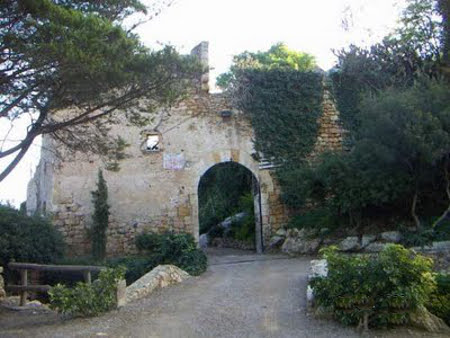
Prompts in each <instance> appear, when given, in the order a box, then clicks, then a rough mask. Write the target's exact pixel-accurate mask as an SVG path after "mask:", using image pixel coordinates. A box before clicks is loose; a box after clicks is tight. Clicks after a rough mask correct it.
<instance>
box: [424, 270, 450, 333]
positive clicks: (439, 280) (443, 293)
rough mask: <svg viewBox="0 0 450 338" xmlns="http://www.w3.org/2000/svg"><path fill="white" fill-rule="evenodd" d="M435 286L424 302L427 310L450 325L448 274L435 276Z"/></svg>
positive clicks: (449, 282)
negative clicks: (427, 299)
mask: <svg viewBox="0 0 450 338" xmlns="http://www.w3.org/2000/svg"><path fill="white" fill-rule="evenodd" d="M435 279H436V284H437V288H436V290H435V292H433V293H432V295H431V297H430V300H429V302H428V303H427V304H426V306H427V308H428V310H430V312H431V313H433V314H435V315H436V316H438V317H440V318H442V319H443V320H444V321H445V322H446V323H447V324H448V325H450V274H443V273H441V274H438V275H437V276H436V278H435Z"/></svg>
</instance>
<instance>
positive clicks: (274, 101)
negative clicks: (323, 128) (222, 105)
mask: <svg viewBox="0 0 450 338" xmlns="http://www.w3.org/2000/svg"><path fill="white" fill-rule="evenodd" d="M237 75H238V76H237V77H236V79H237V81H238V83H239V85H238V86H236V88H237V94H238V95H237V96H238V106H239V108H240V109H242V110H243V111H244V112H245V113H246V114H248V115H249V117H250V119H251V123H252V126H253V129H254V132H255V140H254V141H255V149H256V150H257V151H258V152H260V153H262V154H263V155H264V157H265V158H267V159H270V160H271V161H273V162H276V163H283V164H284V165H288V166H289V165H290V164H298V163H300V162H303V161H304V159H305V158H306V157H307V156H308V155H309V154H310V153H311V152H312V150H313V147H314V144H315V141H316V138H317V132H318V128H319V126H318V122H317V120H318V118H319V116H320V115H321V113H322V91H323V88H322V74H320V73H317V72H300V71H297V70H294V69H272V70H261V69H245V70H242V71H240V72H239V73H238V74H237Z"/></svg>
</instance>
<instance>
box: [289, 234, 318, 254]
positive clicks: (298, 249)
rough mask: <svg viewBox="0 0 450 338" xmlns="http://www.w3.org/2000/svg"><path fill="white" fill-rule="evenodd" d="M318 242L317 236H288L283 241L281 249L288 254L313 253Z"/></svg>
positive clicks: (316, 248)
mask: <svg viewBox="0 0 450 338" xmlns="http://www.w3.org/2000/svg"><path fill="white" fill-rule="evenodd" d="M320 243H321V240H320V239H319V238H315V239H305V238H301V237H298V238H293V237H288V238H286V240H285V241H284V243H283V246H282V247H281V251H283V252H285V253H287V254H290V255H298V254H299V255H305V254H314V253H316V252H317V250H318V249H319V246H320Z"/></svg>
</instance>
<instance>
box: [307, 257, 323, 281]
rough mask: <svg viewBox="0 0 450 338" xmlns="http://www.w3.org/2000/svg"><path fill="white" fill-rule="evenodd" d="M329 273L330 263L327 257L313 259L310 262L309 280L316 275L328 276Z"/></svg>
mask: <svg viewBox="0 0 450 338" xmlns="http://www.w3.org/2000/svg"><path fill="white" fill-rule="evenodd" d="M327 275H328V263H327V260H326V259H313V260H312V261H311V263H310V267H309V274H308V280H311V279H312V278H314V277H326V276H327Z"/></svg>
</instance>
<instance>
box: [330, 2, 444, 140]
mask: <svg viewBox="0 0 450 338" xmlns="http://www.w3.org/2000/svg"><path fill="white" fill-rule="evenodd" d="M439 13H440V11H439V7H438V6H437V2H436V1H435V0H409V1H408V6H407V7H406V8H405V10H404V12H403V14H402V16H401V18H400V22H399V26H398V27H397V29H396V30H395V31H394V32H392V33H391V34H389V35H388V36H386V37H385V38H384V39H383V41H382V42H380V43H377V44H374V45H373V46H370V47H369V48H363V47H358V46H355V45H350V46H349V47H348V48H344V49H342V50H340V51H337V52H336V56H337V57H338V62H337V65H336V67H335V68H334V69H333V70H332V71H331V79H332V82H333V85H334V92H335V95H336V99H337V105H338V109H339V112H340V114H341V120H342V123H343V125H344V127H345V128H346V129H347V130H348V131H355V130H356V129H357V128H358V126H359V118H360V113H361V110H360V108H361V107H360V105H359V103H360V100H361V98H362V97H363V96H365V95H377V94H378V93H379V92H380V91H382V90H385V89H386V88H389V87H395V88H406V87H411V86H413V85H414V84H415V82H416V81H418V80H419V79H420V78H422V77H429V78H441V77H442V76H443V75H445V74H446V71H445V67H443V64H444V61H443V55H444V54H445V53H444V52H445V48H444V46H445V44H444V43H443V36H444V35H445V34H444V32H445V30H444V28H445V25H446V19H445V17H443V16H441V15H439ZM347 136H348V139H347V141H348V142H349V143H350V144H351V142H353V141H354V140H353V136H354V134H353V133H349V134H347Z"/></svg>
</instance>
